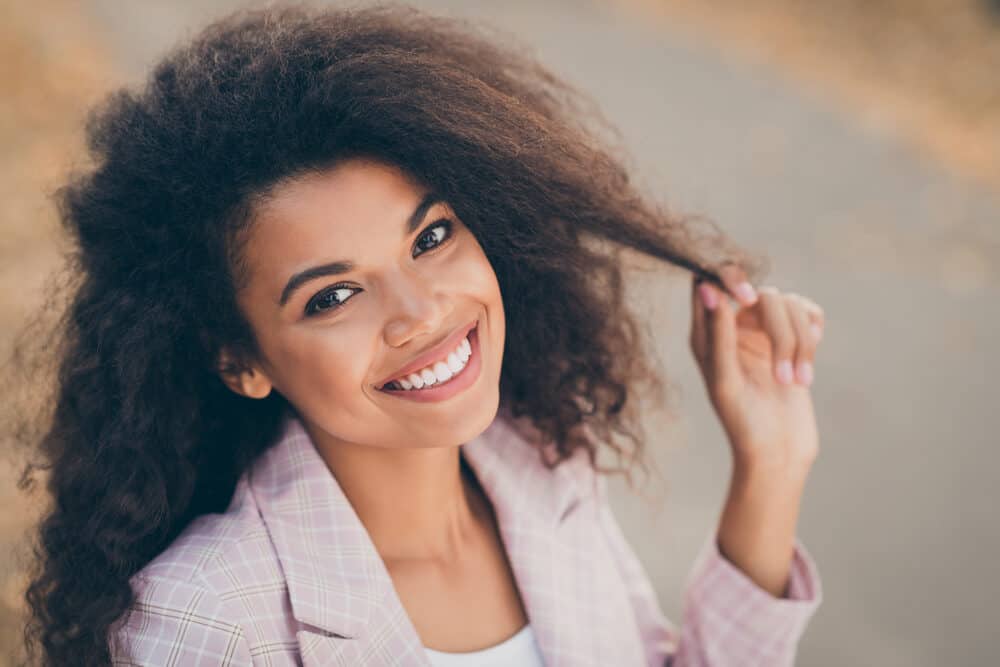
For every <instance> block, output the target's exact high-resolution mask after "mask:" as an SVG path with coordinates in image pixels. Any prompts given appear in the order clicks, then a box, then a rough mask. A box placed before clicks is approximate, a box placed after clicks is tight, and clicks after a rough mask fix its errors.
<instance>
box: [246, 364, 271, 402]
mask: <svg viewBox="0 0 1000 667" xmlns="http://www.w3.org/2000/svg"><path fill="white" fill-rule="evenodd" d="M240 380H241V385H242V388H243V395H244V396H247V397H249V398H266V397H267V396H268V394H270V393H271V381H270V380H268V379H267V378H266V377H264V374H263V373H261V372H260V371H256V370H254V369H252V368H251V369H248V370H246V371H244V372H243V373H241V374H240Z"/></svg>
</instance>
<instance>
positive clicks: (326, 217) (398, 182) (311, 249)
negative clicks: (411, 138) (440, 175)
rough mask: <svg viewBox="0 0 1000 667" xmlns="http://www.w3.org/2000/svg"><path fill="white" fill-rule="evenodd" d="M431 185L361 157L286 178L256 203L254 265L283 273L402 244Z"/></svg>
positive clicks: (250, 247)
mask: <svg viewBox="0 0 1000 667" xmlns="http://www.w3.org/2000/svg"><path fill="white" fill-rule="evenodd" d="M426 191H427V189H426V188H425V187H424V186H422V185H420V184H419V183H417V182H416V181H415V179H413V178H412V177H410V176H408V175H407V174H406V173H405V172H404V171H402V170H401V169H399V168H398V167H395V166H393V165H389V164H385V163H381V162H376V161H373V160H369V159H362V158H352V159H350V160H345V161H344V162H341V163H339V164H338V165H336V166H335V167H332V168H330V169H327V170H324V171H322V172H319V173H313V174H308V175H304V176H300V177H296V178H294V179H292V180H290V181H287V182H285V183H282V184H280V185H278V186H276V187H275V188H274V189H273V190H272V191H271V193H270V194H269V196H268V197H267V199H266V201H264V202H263V203H261V204H260V205H259V206H258V207H257V210H256V215H255V221H254V224H253V226H252V229H251V230H250V234H249V238H248V240H247V243H246V246H245V248H246V259H247V260H248V263H249V265H250V266H249V268H250V272H251V274H253V273H258V271H257V270H263V272H264V273H266V274H268V275H270V276H272V277H273V278H275V279H278V278H279V277H281V276H285V274H290V273H291V272H294V271H298V270H301V269H302V268H304V267H305V266H307V265H312V264H315V263H317V262H319V261H334V260H350V261H354V262H356V263H357V264H359V265H363V264H364V263H365V260H366V256H370V257H377V256H378V255H379V254H380V253H382V250H381V249H380V248H381V247H382V246H385V248H396V247H397V246H398V244H399V242H400V239H401V238H402V237H403V234H404V225H405V223H406V220H407V219H408V218H409V216H410V215H411V214H412V213H413V210H414V208H415V207H416V206H417V205H418V204H419V203H420V201H421V199H422V198H423V196H424V194H425V193H426ZM255 269H257V270H255ZM285 277H287V276H285Z"/></svg>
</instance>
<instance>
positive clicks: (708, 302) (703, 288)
mask: <svg viewBox="0 0 1000 667" xmlns="http://www.w3.org/2000/svg"><path fill="white" fill-rule="evenodd" d="M698 292H700V293H701V302H702V303H704V304H705V307H706V308H708V309H709V310H715V307H716V306H717V305H719V298H718V296H717V295H716V294H715V292H714V291H712V288H711V287H709V286H708V285H707V284H706V283H702V284H701V285H698Z"/></svg>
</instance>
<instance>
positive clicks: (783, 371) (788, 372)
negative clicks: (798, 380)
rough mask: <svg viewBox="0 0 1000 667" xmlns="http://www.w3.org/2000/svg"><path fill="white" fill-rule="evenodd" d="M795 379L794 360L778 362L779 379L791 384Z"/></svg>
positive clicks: (783, 382)
mask: <svg viewBox="0 0 1000 667" xmlns="http://www.w3.org/2000/svg"><path fill="white" fill-rule="evenodd" d="M792 379H793V374H792V362H791V361H789V360H788V359H785V360H783V361H779V362H778V381H779V382H781V383H782V384H791V383H792Z"/></svg>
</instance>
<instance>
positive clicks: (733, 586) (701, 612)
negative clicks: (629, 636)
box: [598, 476, 822, 667]
mask: <svg viewBox="0 0 1000 667" xmlns="http://www.w3.org/2000/svg"><path fill="white" fill-rule="evenodd" d="M598 488H599V490H600V496H599V500H598V512H599V517H600V521H601V525H602V528H603V530H604V533H605V536H606V539H607V540H608V543H609V546H610V547H611V551H612V553H613V554H614V557H615V559H616V561H617V563H618V566H619V571H620V572H621V574H622V577H623V580H624V582H625V587H626V589H627V591H628V594H629V599H630V600H631V602H632V607H633V610H634V612H635V617H636V621H637V622H638V624H639V630H640V633H641V637H642V641H643V645H644V647H645V649H646V657H647V664H648V665H650V667H653V666H671V667H728V666H730V665H732V666H734V667H735V666H737V665H738V666H740V667H752V666H754V665H760V666H761V667H764V666H767V667H776V666H779V665H791V664H792V663H793V661H794V658H795V650H796V647H797V644H798V641H799V639H800V637H801V635H802V633H803V632H804V630H805V627H806V625H807V623H808V621H809V619H810V618H811V617H812V615H813V613H814V612H815V610H816V608H817V607H818V606H819V605H820V603H821V601H822V586H821V582H820V579H819V575H818V573H817V570H816V565H815V563H814V561H813V559H812V557H811V556H810V554H809V553H808V552H807V551H806V549H805V547H804V545H802V543H801V542H799V541H798V540H795V541H794V544H793V551H792V556H791V564H790V571H789V576H788V587H787V592H788V597H787V598H785V599H779V598H777V597H775V596H774V595H772V594H771V593H770V592H769V591H767V590H764V589H763V588H761V587H760V586H759V585H758V584H757V583H755V582H754V581H753V580H752V579H751V578H750V577H748V576H747V574H746V573H745V572H743V571H742V570H740V569H739V568H738V567H736V566H735V565H734V564H733V563H732V562H731V561H729V560H728V559H727V558H726V557H724V556H723V555H722V553H721V552H720V551H719V549H718V544H717V537H716V535H715V534H713V535H712V536H711V537H710V538H709V539H707V540H706V541H705V543H704V546H703V547H702V549H701V551H700V553H699V556H698V558H697V559H696V562H695V565H694V567H693V569H692V571H691V573H690V575H689V576H688V579H687V586H686V588H685V594H684V611H683V615H682V619H681V623H680V627H679V628H678V627H677V626H676V625H675V624H674V623H672V622H671V621H670V620H669V619H667V618H666V617H665V616H664V615H663V612H662V611H661V609H660V606H659V602H658V599H657V595H656V592H655V590H654V589H653V586H652V584H651V582H650V580H649V578H648V576H647V574H646V573H645V571H644V570H643V567H642V565H641V563H640V562H639V559H638V558H637V556H636V555H635V552H634V551H633V550H632V548H631V547H630V545H629V544H628V542H627V541H626V540H625V537H624V536H623V534H622V532H621V529H620V527H619V525H618V522H617V521H616V519H615V517H614V514H613V513H612V511H611V507H610V505H609V504H608V503H607V497H606V481H605V480H604V478H603V476H598Z"/></svg>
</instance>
